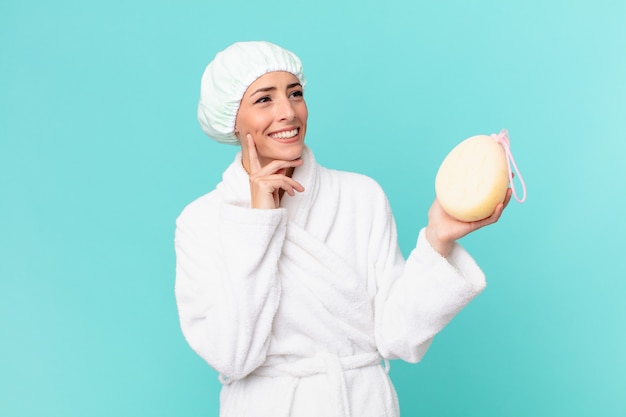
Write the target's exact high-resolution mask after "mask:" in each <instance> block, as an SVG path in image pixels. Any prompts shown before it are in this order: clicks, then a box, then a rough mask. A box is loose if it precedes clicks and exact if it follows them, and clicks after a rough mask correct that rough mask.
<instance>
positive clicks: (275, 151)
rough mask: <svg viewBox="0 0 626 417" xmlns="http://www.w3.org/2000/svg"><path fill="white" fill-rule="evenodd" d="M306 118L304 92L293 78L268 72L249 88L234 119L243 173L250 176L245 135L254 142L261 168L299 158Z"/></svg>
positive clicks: (282, 73) (283, 73) (285, 74)
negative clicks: (275, 162)
mask: <svg viewBox="0 0 626 417" xmlns="http://www.w3.org/2000/svg"><path fill="white" fill-rule="evenodd" d="M308 115H309V113H308V110H307V108H306V103H305V101H304V96H303V88H302V85H301V84H300V82H299V81H298V78H297V77H296V76H295V75H293V74H291V73H289V72H284V71H274V72H268V73H267V74H265V75H262V76H261V77H259V78H257V79H256V80H255V81H254V82H253V83H252V84H250V86H249V87H248V89H247V90H246V92H245V93H244V95H243V98H242V99H241V104H240V105H239V111H238V113H237V118H236V119H235V132H237V137H238V138H239V141H240V142H241V148H242V153H243V163H244V167H245V168H246V170H248V172H249V166H247V163H248V162H249V159H248V144H247V139H246V137H247V135H248V134H250V135H251V136H252V139H253V140H254V143H255V146H256V151H257V155H258V157H259V162H260V163H261V166H265V165H266V164H267V163H269V162H270V161H272V160H276V159H279V160H287V161H290V160H294V159H298V158H300V156H302V149H303V147H304V135H305V133H306V122H307V118H308Z"/></svg>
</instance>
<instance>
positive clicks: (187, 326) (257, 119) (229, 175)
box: [175, 42, 510, 417]
mask: <svg viewBox="0 0 626 417" xmlns="http://www.w3.org/2000/svg"><path fill="white" fill-rule="evenodd" d="M304 86H305V79H304V76H303V73H302V65H301V62H300V60H299V59H298V57H296V56H295V55H294V54H292V53H291V52H289V51H286V50H284V49H282V48H280V47H278V46H276V45H274V44H271V43H268V42H240V43H235V44H233V45H231V46H230V47H228V48H227V49H225V50H224V51H222V52H220V53H218V54H217V55H216V57H215V59H214V60H213V61H212V62H211V63H210V64H209V65H208V66H207V68H206V70H205V72H204V74H203V76H202V83H201V97H200V103H199V106H198V118H199V121H200V124H201V126H202V128H203V130H204V131H205V132H206V133H207V135H208V136H210V137H212V138H214V139H216V140H217V141H220V142H223V143H230V144H240V145H241V151H240V152H238V153H237V155H236V157H235V160H234V161H233V163H232V164H231V165H230V166H229V167H228V168H227V169H226V171H225V172H224V174H223V180H222V182H221V183H220V184H219V185H218V186H217V187H216V189H215V190H214V191H212V192H210V193H209V194H206V195H205V196H203V197H200V198H199V199H197V200H196V201H194V202H192V203H191V204H190V205H188V206H187V207H186V208H185V209H184V211H183V212H182V213H181V215H180V216H179V218H178V220H177V227H176V238H175V246H176V256H177V265H176V297H177V303H178V310H179V315H180V322H181V327H182V330H183V333H184V335H185V337H186V339H187V341H188V342H189V344H190V346H191V347H192V348H193V349H194V350H195V351H196V352H197V353H198V354H199V355H200V356H201V357H202V358H204V359H205V360H206V361H207V362H208V363H209V365H211V366H212V367H213V368H214V369H216V370H217V371H218V372H219V373H220V380H221V381H222V383H223V388H222V392H221V395H220V416H222V417H230V416H237V417H245V416H254V417H264V416H271V417H281V416H285V417H286V416H294V417H303V416H316V417H317V416H331V415H332V416H372V417H383V416H386V417H392V416H398V415H399V410H398V401H397V398H396V394H395V391H394V389H393V386H392V384H391V381H390V379H389V377H388V366H387V364H388V362H387V359H403V360H405V361H409V362H417V361H419V360H420V359H421V358H422V356H423V355H424V353H425V352H426V350H427V349H428V347H429V345H430V343H431V341H432V338H433V337H434V336H435V334H436V333H437V332H439V331H440V330H441V329H442V328H443V327H444V326H445V325H446V324H447V323H448V322H449V321H450V320H451V319H452V317H453V316H454V315H455V314H456V313H457V312H459V311H460V310H461V309H462V308H463V307H464V306H465V305H466V304H467V303H468V302H469V301H470V300H471V299H472V298H474V297H475V296H476V295H477V294H479V293H480V292H481V290H482V289H483V288H484V287H485V278H484V275H483V273H482V271H481V270H480V268H479V267H478V266H477V265H476V263H475V262H474V261H473V259H472V258H471V257H470V256H469V254H468V253H467V252H466V251H465V250H464V249H463V248H461V247H460V246H459V245H458V244H457V243H455V241H456V240H457V239H459V238H461V237H462V236H464V235H466V234H468V233H470V232H472V231H474V230H476V229H479V228H481V227H483V226H486V225H488V224H492V223H495V222H496V221H497V220H498V218H499V217H500V215H501V214H502V210H503V209H504V207H505V206H506V203H507V202H508V200H509V198H510V192H509V193H508V195H507V198H506V200H505V203H503V204H500V205H498V207H497V208H496V210H495V212H494V213H493V215H492V216H491V217H489V218H487V219H485V220H483V221H480V222H474V223H463V222H459V221H456V220H454V219H453V218H451V217H449V216H448V215H446V213H445V212H444V211H443V210H442V208H441V207H440V205H439V204H438V202H437V201H436V200H435V201H434V202H433V204H432V206H431V208H430V210H429V213H428V224H427V226H426V227H425V228H424V229H422V230H421V231H420V232H419V237H418V239H417V242H416V247H415V249H414V250H413V251H412V253H411V254H410V256H409V257H408V258H407V259H406V260H405V259H404V258H403V256H402V254H401V252H400V249H399V247H398V243H397V235H396V227H395V223H394V219H393V215H392V213H391V210H390V207H389V204H388V202H387V198H386V196H385V194H384V192H383V190H382V189H381V188H380V187H379V185H378V184H377V183H376V182H375V181H374V180H372V179H370V178H368V177H365V176H363V175H359V174H355V173H349V172H342V171H335V170H329V169H326V168H323V167H321V166H320V165H318V164H317V163H316V162H315V159H314V156H313V153H312V152H311V150H310V149H309V148H308V147H307V146H306V145H305V143H304V139H305V135H306V128H307V117H308V110H307V106H306V102H305V99H304Z"/></svg>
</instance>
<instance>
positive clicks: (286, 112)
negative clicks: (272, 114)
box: [276, 97, 296, 121]
mask: <svg viewBox="0 0 626 417" xmlns="http://www.w3.org/2000/svg"><path fill="white" fill-rule="evenodd" d="M295 117H296V110H295V109H294V107H293V103H292V102H291V100H289V98H287V97H286V98H284V99H283V100H280V101H279V102H278V103H277V104H276V119H277V120H287V121H289V120H293V119H294V118H295Z"/></svg>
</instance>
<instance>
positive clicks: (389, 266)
mask: <svg viewBox="0 0 626 417" xmlns="http://www.w3.org/2000/svg"><path fill="white" fill-rule="evenodd" d="M380 194H382V195H381V196H380V198H378V199H377V201H378V202H379V203H378V208H377V209H376V210H377V213H375V215H374V221H373V227H372V230H371V233H372V235H371V238H370V254H371V262H370V268H371V273H372V274H374V276H375V280H376V286H377V293H376V296H375V303H374V304H375V307H374V308H375V333H376V343H377V347H378V349H379V351H380V352H381V354H382V355H383V356H384V357H386V358H388V359H403V360H405V361H408V362H413V363H415V362H418V361H419V360H421V358H422V357H423V355H424V354H425V353H426V350H427V349H428V347H429V346H430V343H431V342H432V339H433V337H434V336H435V334H437V333H438V332H439V331H440V330H441V329H443V327H444V326H446V325H447V324H448V323H449V322H450V320H452V318H453V317H454V315H455V314H457V313H458V312H459V311H460V310H461V309H462V308H463V307H465V305H467V304H468V303H469V302H470V301H471V300H472V299H473V298H474V297H475V296H476V295H478V294H479V293H480V292H481V291H482V290H483V289H484V287H485V277H484V274H483V272H482V271H481V270H480V268H479V267H478V266H477V265H476V263H475V262H474V260H473V259H472V258H471V257H470V255H469V254H468V253H467V252H466V251H465V250H464V249H463V248H462V247H461V246H460V245H458V244H455V245H454V247H453V249H452V251H451V252H450V254H449V255H448V257H447V258H444V257H442V256H441V255H439V253H438V252H436V251H435V250H434V249H433V248H432V247H431V246H430V244H429V243H428V241H427V240H426V238H425V236H424V230H423V229H422V230H421V231H420V233H419V237H418V239H417V244H416V247H415V248H414V249H413V251H412V252H411V254H410V255H409V257H408V258H407V259H406V261H405V260H404V258H403V256H402V254H401V252H400V249H399V247H398V242H397V232H396V225H395V221H394V218H393V215H392V213H391V209H390V207H389V204H388V202H387V198H386V197H385V196H384V194H383V193H382V190H381V191H380Z"/></svg>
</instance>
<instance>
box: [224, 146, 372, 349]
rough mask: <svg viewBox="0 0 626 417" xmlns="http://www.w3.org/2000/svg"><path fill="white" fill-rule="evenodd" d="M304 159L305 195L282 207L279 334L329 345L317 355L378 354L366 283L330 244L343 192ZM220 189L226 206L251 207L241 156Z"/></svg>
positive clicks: (300, 171)
mask: <svg viewBox="0 0 626 417" xmlns="http://www.w3.org/2000/svg"><path fill="white" fill-rule="evenodd" d="M303 159H304V164H303V165H302V166H301V167H298V168H297V169H296V170H295V172H294V177H293V178H294V179H295V180H296V181H298V182H299V183H300V184H302V185H303V186H304V188H305V191H304V192H302V193H296V195H294V196H286V195H285V196H284V197H283V199H282V201H281V207H282V208H284V209H285V210H286V212H287V213H286V214H287V216H288V225H287V235H286V238H285V241H284V243H283V252H282V256H281V258H280V261H279V271H280V276H281V286H282V294H283V296H282V297H281V303H280V306H279V309H278V312H277V314H276V317H275V318H274V327H273V329H274V334H275V335H276V337H277V338H278V339H280V340H283V341H284V340H285V339H287V340H289V339H292V338H294V339H300V338H305V339H313V340H318V341H324V344H323V346H318V347H316V351H319V350H331V351H334V350H340V348H341V347H343V349H345V347H346V346H348V347H350V346H353V345H354V344H357V345H360V346H362V347H364V348H371V349H372V350H375V346H371V344H372V343H371V341H372V340H373V337H372V335H373V331H374V330H373V328H372V323H373V322H374V320H373V310H372V306H371V303H369V302H368V301H369V299H370V297H369V296H368V295H367V290H366V288H365V285H364V283H363V282H364V280H363V279H362V278H360V277H359V276H358V275H357V274H356V272H355V271H354V269H353V268H352V267H351V265H350V264H349V263H348V262H346V261H345V260H344V259H342V258H341V255H340V254H338V253H336V252H335V251H334V250H333V249H332V248H329V247H328V245H327V244H326V243H325V242H324V236H325V235H326V234H327V233H328V231H329V230H330V229H331V228H332V227H333V224H334V217H335V215H336V213H337V210H336V209H337V207H336V206H337V205H338V204H340V200H341V199H340V190H339V189H337V187H336V184H334V183H332V181H331V180H330V177H329V176H327V175H324V174H325V171H324V168H322V167H320V166H319V165H318V164H317V163H316V161H315V159H314V157H313V154H312V153H311V152H310V150H309V149H308V148H305V150H304V153H303ZM217 188H218V190H220V192H222V193H223V194H224V197H225V200H226V201H229V202H231V203H235V204H240V205H244V206H245V205H248V206H249V204H250V191H249V179H248V175H247V173H246V172H245V170H244V169H243V167H242V166H241V158H240V156H238V157H237V158H236V159H235V162H234V163H233V164H232V165H231V166H230V167H229V168H228V169H227V170H226V171H225V173H224V181H223V182H222V183H221V184H220V185H219V186H218V187H217ZM337 194H339V196H337ZM329 197H330V198H329ZM293 342H294V343H296V340H293ZM314 353H315V352H312V354H314ZM334 353H337V354H346V353H347V354H349V353H351V352H339V351H336V352H334ZM270 361H271V360H270Z"/></svg>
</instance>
